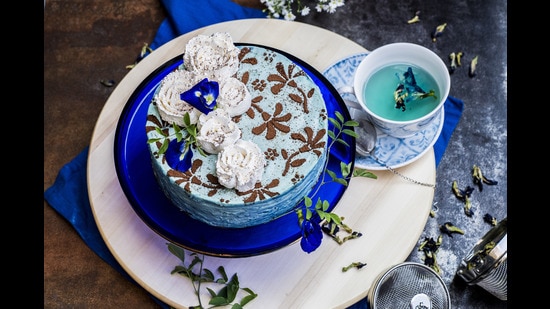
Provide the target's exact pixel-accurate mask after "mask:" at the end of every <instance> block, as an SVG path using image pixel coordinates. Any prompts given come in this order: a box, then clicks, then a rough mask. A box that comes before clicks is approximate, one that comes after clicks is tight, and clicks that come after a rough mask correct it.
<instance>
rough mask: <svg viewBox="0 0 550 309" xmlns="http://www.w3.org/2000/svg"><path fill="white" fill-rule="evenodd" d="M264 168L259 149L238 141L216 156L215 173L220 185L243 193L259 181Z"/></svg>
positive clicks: (250, 143)
mask: <svg viewBox="0 0 550 309" xmlns="http://www.w3.org/2000/svg"><path fill="white" fill-rule="evenodd" d="M264 166H265V157H264V154H263V153H262V151H261V150H260V147H258V145H256V144H254V143H253V142H250V141H245V140H242V139H240V140H238V141H237V142H235V144H233V145H230V146H227V147H225V148H224V149H223V150H222V151H221V152H220V153H219V154H218V161H217V162H216V173H217V175H218V181H219V183H220V184H221V185H223V186H225V187H227V188H235V189H237V191H240V192H245V191H249V190H252V189H253V188H254V186H255V184H256V183H257V182H258V181H261V179H262V174H263V173H264Z"/></svg>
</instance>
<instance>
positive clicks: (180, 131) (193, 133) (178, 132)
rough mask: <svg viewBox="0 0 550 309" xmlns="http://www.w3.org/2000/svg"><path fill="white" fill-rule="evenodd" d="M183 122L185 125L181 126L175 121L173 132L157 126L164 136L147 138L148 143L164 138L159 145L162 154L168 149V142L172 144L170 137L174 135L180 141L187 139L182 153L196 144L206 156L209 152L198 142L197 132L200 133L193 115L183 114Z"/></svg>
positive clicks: (157, 130)
mask: <svg viewBox="0 0 550 309" xmlns="http://www.w3.org/2000/svg"><path fill="white" fill-rule="evenodd" d="M183 124H184V127H183V128H181V127H180V126H178V125H177V124H176V123H173V124H172V127H173V128H174V133H173V134H168V133H165V132H164V131H163V129H161V128H159V127H155V131H156V132H157V133H158V134H159V135H161V136H162V137H157V138H150V139H148V140H147V143H149V144H151V143H156V142H158V141H161V140H162V145H161V146H160V147H159V150H158V154H159V155H161V154H164V153H165V152H166V150H167V149H168V144H170V139H171V138H173V137H176V140H177V141H178V142H181V140H185V146H184V150H183V153H182V154H185V153H186V152H187V151H188V150H189V148H190V147H191V146H193V145H194V146H195V147H196V148H197V150H198V151H199V153H200V154H201V155H203V156H206V155H207V154H206V153H205V152H204V150H203V149H202V148H201V147H200V145H199V144H198V143H197V134H198V128H197V124H192V123H191V117H190V116H189V113H185V115H183Z"/></svg>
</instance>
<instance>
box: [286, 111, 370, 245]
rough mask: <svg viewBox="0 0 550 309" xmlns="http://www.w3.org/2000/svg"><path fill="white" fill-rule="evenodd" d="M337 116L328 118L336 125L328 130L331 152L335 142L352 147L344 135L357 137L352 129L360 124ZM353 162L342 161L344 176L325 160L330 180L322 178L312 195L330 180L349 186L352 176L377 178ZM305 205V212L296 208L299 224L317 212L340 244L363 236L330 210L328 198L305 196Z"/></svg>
mask: <svg viewBox="0 0 550 309" xmlns="http://www.w3.org/2000/svg"><path fill="white" fill-rule="evenodd" d="M335 115H336V118H332V117H329V118H328V120H329V121H330V122H331V123H332V125H333V126H334V128H333V130H329V131H328V132H327V134H328V136H329V137H330V138H331V139H332V141H331V143H330V144H329V145H328V147H327V149H328V152H329V153H330V150H331V148H332V147H333V146H334V144H335V143H340V144H343V145H344V146H346V147H348V148H349V147H350V145H349V144H348V143H347V142H346V141H345V140H344V139H343V138H342V137H343V136H344V135H349V136H352V137H354V138H357V133H356V132H355V131H354V130H353V129H352V128H353V127H356V126H358V125H359V123H358V122H357V121H355V120H347V121H346V120H345V119H344V116H343V115H342V114H341V113H340V112H338V111H335ZM351 165H352V162H350V163H347V164H346V163H344V162H340V172H341V174H342V177H338V175H337V174H336V173H335V172H334V171H331V170H330V169H328V168H327V166H328V160H327V161H326V162H325V167H324V170H325V171H326V173H327V174H328V175H329V176H330V178H331V179H330V180H329V181H325V180H324V178H323V179H322V182H321V184H320V185H319V186H318V187H317V190H316V191H315V192H313V193H312V194H311V196H315V195H317V193H318V192H319V190H320V188H321V187H322V186H323V185H324V184H327V183H330V182H336V183H339V184H341V185H343V186H348V184H349V180H350V178H351V177H367V178H373V179H376V178H377V176H376V175H375V174H373V173H371V172H368V171H366V170H364V169H357V168H356V169H354V170H353V171H352V170H351ZM304 205H305V206H306V207H305V214H304V213H303V210H302V208H298V209H296V213H297V215H298V224H299V225H300V226H302V223H303V222H304V220H310V219H311V218H312V217H313V214H314V213H315V214H317V215H318V216H319V218H320V219H321V222H322V228H323V231H324V232H325V233H327V234H328V235H329V236H330V237H331V238H332V239H333V240H335V241H336V242H337V243H338V244H342V243H344V242H345V241H347V240H349V239H354V238H358V237H361V236H362V234H361V233H359V232H356V231H353V230H352V229H351V228H350V227H348V226H347V225H346V224H344V223H343V217H340V216H339V215H337V214H336V213H334V212H329V211H328V209H329V206H330V203H329V202H328V201H327V200H321V199H320V198H318V199H317V202H316V203H315V204H314V203H313V200H312V199H311V197H310V196H305V197H304ZM340 230H344V231H345V232H347V233H348V234H349V235H348V236H346V237H344V238H340V237H339V236H337V235H336V233H338V232H339V231H340Z"/></svg>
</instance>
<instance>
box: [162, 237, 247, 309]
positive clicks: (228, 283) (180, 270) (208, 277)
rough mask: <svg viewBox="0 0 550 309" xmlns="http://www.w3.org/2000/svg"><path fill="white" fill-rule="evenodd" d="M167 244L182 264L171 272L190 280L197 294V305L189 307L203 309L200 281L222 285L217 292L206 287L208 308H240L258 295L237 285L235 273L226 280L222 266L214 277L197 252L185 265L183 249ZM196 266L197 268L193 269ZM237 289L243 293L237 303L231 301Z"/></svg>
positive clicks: (237, 291)
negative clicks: (216, 276)
mask: <svg viewBox="0 0 550 309" xmlns="http://www.w3.org/2000/svg"><path fill="white" fill-rule="evenodd" d="M167 245H168V251H170V252H171V253H172V254H173V255H175V256H176V257H177V258H179V259H180V261H181V262H182V265H177V266H175V267H174V269H173V270H172V272H171V274H176V273H177V274H179V275H182V276H184V277H187V278H189V279H190V280H191V282H192V284H193V288H194V290H195V294H196V295H197V299H198V302H199V305H198V306H191V307H190V308H197V309H204V307H203V306H202V303H201V297H200V288H201V283H203V282H211V283H217V284H221V285H223V287H222V288H221V289H220V290H219V291H218V292H216V291H214V290H213V289H211V288H206V289H207V291H208V293H209V294H210V301H209V302H208V304H209V305H212V306H211V307H208V308H214V307H223V306H228V305H231V306H232V307H231V308H234V309H237V308H239V309H240V308H243V307H244V306H245V305H246V304H248V303H249V302H250V301H252V300H253V299H255V298H256V297H257V296H258V294H256V293H254V292H253V291H252V290H251V289H249V288H241V287H240V286H239V277H238V276H237V274H234V275H233V276H232V277H231V279H230V280H228V278H229V277H228V276H227V274H226V272H225V269H224V268H223V266H219V267H218V269H217V271H218V273H219V274H220V277H219V278H217V279H216V278H215V276H214V273H213V272H212V271H211V270H209V269H207V268H203V259H201V258H200V257H199V256H198V254H197V253H191V257H193V260H192V261H191V263H189V265H188V266H185V251H184V250H183V249H182V248H180V247H178V246H176V245H174V244H171V243H167ZM197 266H198V268H199V269H198V270H195V268H196V267H197ZM239 291H242V292H244V294H245V295H244V296H243V297H242V298H241V300H240V302H239V303H233V302H234V301H235V299H236V298H237V295H238V293H239Z"/></svg>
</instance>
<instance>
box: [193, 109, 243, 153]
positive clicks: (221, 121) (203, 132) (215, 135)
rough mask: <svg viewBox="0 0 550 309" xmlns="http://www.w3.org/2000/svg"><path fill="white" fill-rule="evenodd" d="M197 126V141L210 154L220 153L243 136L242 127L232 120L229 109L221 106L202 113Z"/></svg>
mask: <svg viewBox="0 0 550 309" xmlns="http://www.w3.org/2000/svg"><path fill="white" fill-rule="evenodd" d="M197 128H198V130H199V131H198V134H197V142H198V143H199V145H200V147H201V148H202V149H203V150H204V151H206V152H208V153H210V154H216V153H219V152H220V151H221V150H222V149H223V148H225V147H227V146H229V145H232V144H234V143H235V142H236V141H237V140H238V139H239V138H241V129H239V127H238V126H237V124H236V123H235V122H233V121H232V120H231V117H230V116H229V114H228V113H227V111H225V110H224V109H221V108H217V109H215V110H214V111H212V112H210V113H208V114H202V115H200V117H199V122H198V124H197Z"/></svg>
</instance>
